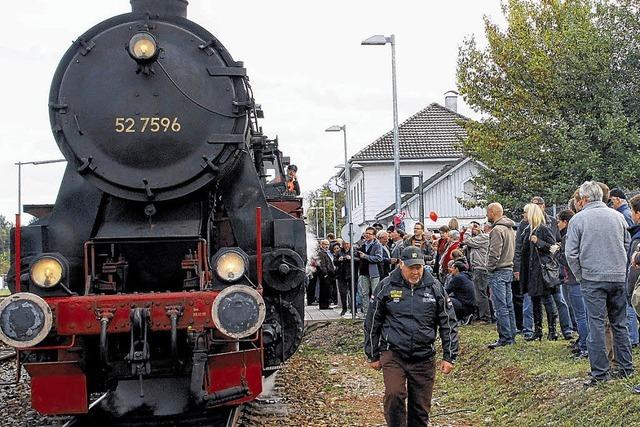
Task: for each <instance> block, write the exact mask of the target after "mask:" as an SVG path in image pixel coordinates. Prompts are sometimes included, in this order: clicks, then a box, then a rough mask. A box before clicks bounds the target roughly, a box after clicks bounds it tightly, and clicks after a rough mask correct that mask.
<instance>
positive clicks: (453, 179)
mask: <svg viewBox="0 0 640 427" xmlns="http://www.w3.org/2000/svg"><path fill="white" fill-rule="evenodd" d="M477 174H478V166H477V165H476V164H475V163H474V162H472V161H469V162H467V163H465V164H464V165H462V166H461V167H459V168H458V169H456V170H455V171H454V172H453V173H452V174H451V175H448V176H447V177H445V178H444V179H443V180H442V181H440V182H439V183H438V184H436V185H435V186H434V187H432V188H430V189H429V190H427V192H426V193H423V197H424V210H425V217H428V216H429V212H430V211H435V212H436V213H437V214H438V216H439V217H447V218H454V217H455V218H483V217H485V216H486V212H485V210H484V209H483V208H473V209H465V208H464V207H463V206H462V205H461V204H460V203H459V202H458V200H457V198H463V197H464V196H465V195H464V191H463V188H464V183H465V181H467V180H469V179H470V178H472V177H473V176H475V175H477ZM419 203H420V202H419V199H418V198H417V197H416V198H414V199H413V200H411V201H410V202H409V209H408V211H409V213H410V216H412V217H415V218H417V217H418V212H419Z"/></svg>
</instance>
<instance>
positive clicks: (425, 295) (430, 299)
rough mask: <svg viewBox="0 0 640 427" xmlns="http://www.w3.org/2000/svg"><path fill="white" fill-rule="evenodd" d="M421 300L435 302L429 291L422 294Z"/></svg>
mask: <svg viewBox="0 0 640 427" xmlns="http://www.w3.org/2000/svg"><path fill="white" fill-rule="evenodd" d="M422 302H436V299H435V297H434V296H433V295H431V294H430V293H429V292H426V291H425V293H424V294H423V295H422Z"/></svg>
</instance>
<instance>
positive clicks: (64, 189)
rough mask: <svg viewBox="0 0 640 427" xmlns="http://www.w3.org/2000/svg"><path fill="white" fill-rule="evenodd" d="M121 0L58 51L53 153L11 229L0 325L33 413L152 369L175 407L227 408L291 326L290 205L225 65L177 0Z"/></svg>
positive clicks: (275, 357)
mask: <svg viewBox="0 0 640 427" xmlns="http://www.w3.org/2000/svg"><path fill="white" fill-rule="evenodd" d="M131 4H132V12H131V13H126V14H123V15H119V16H115V17H113V18H110V19H108V20H106V21H104V22H102V23H100V24H98V25H96V26H94V27H93V28H91V29H90V30H88V31H87V32H86V33H84V34H83V35H81V36H80V37H79V38H78V39H77V40H76V41H75V42H74V43H73V44H72V46H71V47H70V48H69V50H68V51H67V53H66V54H65V55H64V57H63V58H62V60H61V61H60V64H59V66H58V69H57V71H56V73H55V76H54V78H53V82H52V85H51V92H50V97H49V109H50V121H51V128H52V131H53V135H54V137H55V140H56V142H57V144H58V146H59V147H60V150H61V151H62V153H63V154H64V156H65V158H66V159H67V161H68V165H67V168H66V171H65V174H64V178H63V181H62V185H61V187H60V191H59V194H58V197H57V200H56V202H55V204H54V205H52V206H50V207H49V208H46V209H44V213H42V209H40V211H41V213H40V214H39V216H40V218H39V219H38V220H37V221H36V222H35V223H34V224H32V225H29V226H27V227H22V228H20V229H19V230H16V231H17V233H16V234H17V236H18V237H17V238H16V239H14V241H13V242H12V243H13V244H12V248H13V253H12V258H13V259H15V260H17V261H16V262H15V263H14V264H13V265H12V266H11V270H10V273H9V277H8V280H9V282H10V283H11V284H12V286H13V287H14V288H13V291H14V293H13V294H12V295H11V296H10V297H8V298H6V299H5V300H4V301H2V303H0V338H1V339H2V340H3V341H4V342H5V343H7V344H9V345H11V346H14V347H15V348H17V349H18V350H19V355H20V358H19V362H20V364H22V365H23V366H24V367H25V368H26V369H27V371H28V372H29V374H30V376H31V381H32V387H31V390H32V404H33V406H34V407H35V409H37V410H38V411H39V412H41V413H45V414H73V413H84V412H87V407H88V403H89V396H90V394H91V393H94V392H105V391H109V390H117V389H118V388H119V386H121V385H123V384H128V385H131V384H133V385H134V386H135V388H136V391H139V393H140V394H141V395H144V394H148V393H149V392H150V391H151V390H153V389H154V388H156V389H157V388H158V387H160V388H161V387H166V384H168V383H167V381H171V384H172V386H171V387H172V392H171V394H172V395H171V398H172V399H174V400H175V399H178V397H177V396H176V395H178V394H179V395H182V397H183V398H184V400H185V406H187V405H189V404H191V405H199V406H208V407H212V406H219V405H234V404H239V403H242V402H245V401H248V400H251V399H254V398H255V397H256V396H257V395H258V394H259V393H260V392H261V391H262V378H263V376H265V375H268V374H269V373H271V372H273V371H274V370H276V369H278V367H279V366H280V365H281V364H282V363H283V362H284V361H285V360H286V359H287V358H289V357H290V356H291V355H292V354H293V353H294V352H295V350H296V348H297V346H298V345H299V343H300V340H301V336H302V332H303V316H304V311H303V310H304V308H303V292H304V291H303V286H302V283H303V280H304V265H305V261H306V259H305V257H306V255H305V254H306V243H305V229H304V222H303V220H302V219H301V213H302V209H301V200H300V199H299V198H298V197H296V196H295V195H291V194H288V192H287V190H286V182H285V181H286V178H285V167H286V164H287V159H286V158H284V157H283V156H282V153H281V152H280V151H279V149H278V144H277V139H276V140H270V139H268V138H267V137H266V136H265V135H263V133H262V129H261V128H260V127H259V126H258V122H257V120H258V119H259V118H261V117H262V111H261V108H260V106H259V105H257V104H256V103H255V101H254V98H253V93H252V90H251V86H250V84H249V80H248V78H247V74H246V70H245V68H244V66H243V64H242V63H241V62H238V61H235V60H233V58H232V57H231V55H230V54H229V53H228V52H227V50H226V49H225V48H224V46H223V45H222V44H221V43H220V42H219V41H218V40H217V39H216V38H215V37H214V36H213V35H212V34H211V33H209V32H208V31H207V30H205V29H204V28H202V27H200V26H199V25H197V24H195V23H194V22H192V21H190V20H188V19H187V18H186V9H187V1H185V0H131ZM41 208H42V207H41ZM16 278H17V279H16ZM176 384H178V385H177V386H176ZM61 388H63V389H64V390H65V392H63V393H61V392H60V390H61Z"/></svg>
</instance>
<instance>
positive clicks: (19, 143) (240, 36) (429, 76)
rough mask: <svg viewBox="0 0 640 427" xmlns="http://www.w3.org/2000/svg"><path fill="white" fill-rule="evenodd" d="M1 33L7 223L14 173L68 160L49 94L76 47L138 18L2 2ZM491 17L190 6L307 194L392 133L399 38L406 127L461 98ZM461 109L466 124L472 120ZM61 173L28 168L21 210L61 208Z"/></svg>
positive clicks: (120, 1) (72, 4) (28, 1)
mask: <svg viewBox="0 0 640 427" xmlns="http://www.w3.org/2000/svg"><path fill="white" fill-rule="evenodd" d="M3 9H4V10H5V13H4V14H3V16H4V19H3V24H2V26H1V27H0V58H2V63H1V65H2V66H1V67H0V84H1V85H2V90H1V94H2V102H0V150H1V151H0V152H1V153H2V155H1V156H0V214H2V215H5V216H6V217H7V218H8V219H10V220H11V221H13V218H14V214H15V213H16V210H17V167H16V166H14V163H15V162H17V161H23V162H24V161H35V160H44V159H56V158H61V157H62V156H61V154H60V152H59V151H58V147H57V145H56V143H55V142H54V140H53V136H52V134H51V130H50V126H49V115H48V108H47V102H48V94H49V85H50V84H51V79H52V77H53V73H54V71H55V68H56V66H57V64H58V61H59V60H60V58H61V57H62V55H63V54H64V52H65V51H66V50H67V49H68V48H69V46H70V44H71V42H72V41H73V40H75V39H76V38H77V37H78V36H79V35H80V34H82V33H83V32H85V31H86V30H87V29H89V28H90V27H91V26H93V25H95V24H97V23H98V22H100V21H102V20H104V19H107V18H109V17H111V16H113V15H117V14H120V13H126V12H128V11H130V5H129V2H128V1H126V0H109V1H98V0H65V1H51V0H24V1H12V2H3ZM483 15H487V16H489V17H490V18H491V19H492V20H497V21H499V22H500V21H502V18H501V16H502V14H501V11H500V2H499V0H446V1H444V0H440V1H431V0H430V1H427V0H422V1H418V0H415V1H401V0H397V1H394V2H390V1H385V2H383V1H377V0H369V1H366V2H365V1H356V0H351V1H346V0H342V1H335V0H325V1H320V2H307V1H299V0H298V1H264V0H262V1H254V0H248V1H244V2H236V1H219V0H216V1H214V0H190V5H189V10H188V17H189V18H190V19H191V20H193V21H195V22H197V23H199V24H200V25H202V26H204V27H205V28H207V29H208V30H209V31H210V32H212V33H213V34H214V35H215V36H216V37H217V38H218V39H219V40H220V41H221V42H222V43H223V44H224V45H225V46H226V48H227V49H228V50H229V52H230V53H231V55H232V56H233V57H234V59H235V60H241V61H244V63H245V66H246V67H247V72H248V74H249V76H250V79H251V82H252V86H253V89H254V94H255V97H256V101H257V102H258V103H260V104H262V107H263V109H264V112H265V119H264V120H263V121H262V125H263V128H264V131H265V133H266V134H267V135H269V136H270V137H275V136H276V135H278V136H279V140H280V144H281V149H282V151H284V153H285V155H289V156H291V159H292V162H293V163H296V164H297V165H298V166H299V177H300V182H301V185H302V189H303V191H306V190H310V189H314V188H317V187H319V186H320V185H322V184H323V183H325V182H326V181H327V180H328V179H329V178H330V177H331V176H332V175H333V174H334V173H335V170H334V169H333V167H334V166H335V165H337V164H340V163H343V156H344V154H343V146H342V138H341V135H340V134H338V133H325V132H324V129H326V128H327V127H328V126H330V125H334V124H339V125H342V124H346V125H347V132H348V133H347V138H348V143H349V156H351V155H353V154H355V153H356V152H357V151H358V150H360V149H362V148H363V147H364V146H366V145H367V144H369V143H370V142H372V141H373V140H374V139H376V138H377V137H378V136H380V135H382V134H383V133H385V132H387V131H389V130H390V129H391V128H392V126H393V116H392V98H391V52H390V48H389V46H361V45H360V42H361V41H362V40H364V39H365V38H367V37H369V36H371V35H374V34H385V35H389V34H391V33H394V34H395V35H396V44H397V45H396V59H397V74H398V111H399V119H400V122H402V121H403V120H405V119H406V118H408V117H409V116H411V115H412V114H414V113H415V112H417V111H419V110H420V109H422V108H424V107H426V106H427V105H428V104H430V103H431V102H439V103H441V104H444V95H443V94H444V92H446V91H448V90H451V89H455V70H456V60H457V55H458V47H459V46H460V44H461V42H462V40H463V39H464V38H465V37H468V36H470V35H471V34H475V35H476V36H477V37H478V38H480V39H483V21H482V17H483ZM460 104H462V103H461V101H460V100H459V112H461V113H462V114H465V115H471V116H472V117H473V116H475V115H474V114H473V113H472V112H471V111H470V110H469V109H468V108H467V107H466V106H465V105H460ZM63 168H64V167H63V166H62V165H49V166H25V167H23V175H22V176H23V185H22V189H23V200H22V201H23V204H30V203H53V202H54V201H55V196H56V194H57V192H58V187H59V185H60V180H61V177H62V171H63Z"/></svg>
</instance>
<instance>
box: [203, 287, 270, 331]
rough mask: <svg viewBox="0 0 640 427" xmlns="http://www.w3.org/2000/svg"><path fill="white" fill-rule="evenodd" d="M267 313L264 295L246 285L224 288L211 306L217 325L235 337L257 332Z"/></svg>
mask: <svg viewBox="0 0 640 427" xmlns="http://www.w3.org/2000/svg"><path fill="white" fill-rule="evenodd" d="M265 314H266V309H265V305H264V300H263V299H262V295H260V294H259V293H258V291H256V290H255V289H253V288H252V287H249V286H246V285H232V286H229V287H228V288H224V289H223V290H222V291H221V292H220V293H219V294H218V296H217V297H216V299H215V300H213V305H212V306H211V318H212V319H213V324H214V325H215V327H216V328H217V329H218V330H219V331H220V332H222V333H223V334H225V335H226V336H228V337H231V338H235V339H240V338H245V337H248V336H250V335H252V334H254V333H256V331H257V330H258V329H260V326H262V323H263V322H264V317H265Z"/></svg>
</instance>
